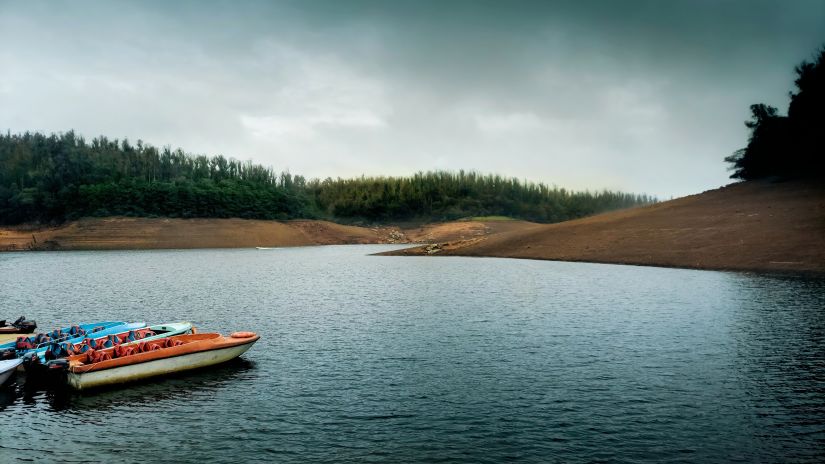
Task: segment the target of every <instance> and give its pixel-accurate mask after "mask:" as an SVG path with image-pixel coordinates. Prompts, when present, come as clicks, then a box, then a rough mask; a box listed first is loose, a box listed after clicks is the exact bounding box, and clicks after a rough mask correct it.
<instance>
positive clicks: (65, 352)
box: [32, 322, 192, 364]
mask: <svg viewBox="0 0 825 464" xmlns="http://www.w3.org/2000/svg"><path fill="white" fill-rule="evenodd" d="M119 327H121V328H123V329H124V330H122V331H120V332H116V333H111V334H103V335H100V336H97V334H94V337H86V338H84V339H83V340H80V341H75V342H72V341H67V342H62V343H57V344H52V345H51V346H49V347H48V348H47V349H46V350H43V351H39V352H37V357H36V358H35V357H32V361H35V363H38V362H39V363H40V364H44V363H46V362H47V361H50V360H53V359H59V358H65V357H66V356H71V355H74V354H82V353H85V352H86V351H88V350H90V349H95V350H99V349H103V348H111V347H114V346H118V345H131V344H134V343H140V342H141V341H144V342H146V341H150V340H158V339H161V338H166V337H171V336H174V335H182V334H185V333H186V332H189V331H190V330H192V324H191V323H190V322H173V323H169V324H157V325H153V326H149V327H146V324H143V323H133V324H127V325H124V326H119Z"/></svg>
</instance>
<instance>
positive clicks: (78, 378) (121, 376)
mask: <svg viewBox="0 0 825 464" xmlns="http://www.w3.org/2000/svg"><path fill="white" fill-rule="evenodd" d="M256 340H257V338H255V340H251V341H250V342H249V343H244V344H241V345H234V346H228V347H225V348H216V349H212V350H207V351H197V352H194V353H188V354H184V355H180V356H173V357H169V358H161V359H156V360H152V361H147V362H142V363H138V364H127V365H124V366H120V367H114V368H110V369H103V370H99V371H89V372H80V373H77V372H71V371H70V372H68V374H67V376H68V377H67V382H68V384H69V386H70V387H72V388H74V389H75V390H87V389H90V388H96V387H102V386H106V385H118V384H122V383H128V382H134V381H137V380H142V379H148V378H152V377H157V376H161V375H167V374H172V373H176V372H185V371H189V370H192V369H199V368H202V367H208V366H213V365H215V364H220V363H224V362H226V361H230V360H232V359H235V358H237V357H238V356H240V355H242V354H244V353H245V352H246V351H247V350H248V349H249V348H250V347H252V345H253V344H254V343H255V341H256Z"/></svg>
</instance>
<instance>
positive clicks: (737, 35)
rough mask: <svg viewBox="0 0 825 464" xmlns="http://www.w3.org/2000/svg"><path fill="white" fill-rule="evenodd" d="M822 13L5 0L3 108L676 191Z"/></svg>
mask: <svg viewBox="0 0 825 464" xmlns="http://www.w3.org/2000/svg"><path fill="white" fill-rule="evenodd" d="M822 24H825V3H823V2H820V1H810V2H805V1H795V2H780V1H776V2H767V1H735V2H734V1H727V2H653V1H649V2H641V1H638V2H621V3H620V2H607V1H604V2H572V1H571V2H481V1H473V2H459V1H451V2H405V3H400V2H399V3H392V2H365V1H357V2H356V1H350V2H280V3H275V4H271V3H268V2H260V3H258V2H251V3H243V4H236V3H234V2H216V3H206V2H190V3H186V2H183V3H179V2H175V3H174V4H173V5H171V6H169V5H167V4H166V2H155V3H146V2H140V3H118V2H67V3H57V4H55V3H25V4H22V3H11V2H0V128H4V129H10V130H12V131H23V130H44V131H65V130H68V129H71V128H74V129H76V130H77V131H79V132H80V133H82V134H85V135H87V136H95V135H98V134H105V135H108V136H113V137H129V138H131V139H137V138H141V139H143V140H145V141H147V142H150V143H153V144H157V145H165V144H170V145H173V146H182V147H184V148H185V149H188V150H192V151H198V152H205V153H210V154H213V153H224V154H227V155H230V156H234V157H236V158H240V159H253V160H254V161H256V162H261V163H264V164H268V165H272V166H273V167H275V168H276V169H286V168H288V169H290V170H291V171H292V172H296V173H302V174H306V175H309V176H319V177H326V176H350V175H360V174H362V173H366V174H368V175H369V174H397V175H401V174H409V173H410V172H413V171H416V170H427V169H439V168H444V169H461V168H463V169H477V170H481V171H492V172H498V173H501V174H505V175H513V176H518V177H523V178H528V179H531V180H536V181H543V182H548V183H555V184H558V185H562V186H568V187H573V188H620V189H624V190H632V191H638V192H648V193H653V194H657V195H660V196H662V197H669V196H671V195H677V196H678V195H684V194H688V193H693V192H697V191H701V190H704V189H707V188H713V187H716V186H718V185H722V184H724V183H726V182H727V180H726V173H725V171H724V169H725V166H724V163H723V162H722V161H721V159H722V158H723V157H724V156H726V155H727V154H729V153H730V152H731V151H733V150H735V149H736V148H739V147H741V146H742V145H744V143H745V139H746V135H747V133H746V131H745V129H744V126H743V125H742V121H743V120H744V119H746V118H747V117H748V105H749V104H751V103H754V102H758V101H764V102H767V103H771V104H774V105H776V106H779V107H780V108H783V109H784V108H785V106H786V99H787V92H788V90H790V87H791V84H792V80H793V73H792V68H793V66H794V65H795V64H796V63H798V62H799V61H801V59H803V58H806V57H808V56H809V55H810V54H811V53H812V52H813V51H814V49H815V48H816V47H817V46H819V45H821V43H822V42H823V41H825V34H823V32H825V30H823V29H825V28H823V27H822Z"/></svg>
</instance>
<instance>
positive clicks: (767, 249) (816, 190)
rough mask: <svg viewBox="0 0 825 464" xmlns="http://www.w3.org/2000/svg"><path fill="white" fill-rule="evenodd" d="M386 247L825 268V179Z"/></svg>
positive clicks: (740, 267)
mask: <svg viewBox="0 0 825 464" xmlns="http://www.w3.org/2000/svg"><path fill="white" fill-rule="evenodd" d="M383 254H386V255H407V256H409V255H436V256H486V257H506V258H525V259H541V260H557V261H586V262H594V263H613V264H633V265H644V266H662V267H679V268H694V269H712V270H736V271H756V272H781V273H801V274H813V275H818V276H819V275H825V186H823V185H821V184H818V183H816V182H802V181H788V182H776V183H773V182H768V181H759V182H756V181H751V182H744V183H737V184H732V185H729V186H727V187H723V188H720V189H716V190H710V191H707V192H704V193H701V194H697V195H691V196H688V197H684V198H679V199H676V200H671V201H667V202H662V203H658V204H655V205H651V206H646V207H640V208H632V209H627V210H622V211H615V212H611V213H604V214H599V215H596V216H591V217H588V218H583V219H578V220H574V221H567V222H562V223H558V224H541V225H534V226H531V227H525V228H523V229H521V230H513V231H508V232H503V233H501V234H496V235H491V236H489V237H480V238H477V239H470V240H458V241H451V242H445V243H439V244H437V245H428V246H421V247H416V248H409V249H405V250H399V251H394V252H388V253H383Z"/></svg>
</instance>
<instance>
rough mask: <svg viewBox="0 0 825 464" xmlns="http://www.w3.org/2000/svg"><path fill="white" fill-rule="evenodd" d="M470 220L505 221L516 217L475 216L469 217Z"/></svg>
mask: <svg viewBox="0 0 825 464" xmlns="http://www.w3.org/2000/svg"><path fill="white" fill-rule="evenodd" d="M468 220H470V221H479V222H503V221H515V219H513V218H511V217H508V216H473V217H471V218H468Z"/></svg>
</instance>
